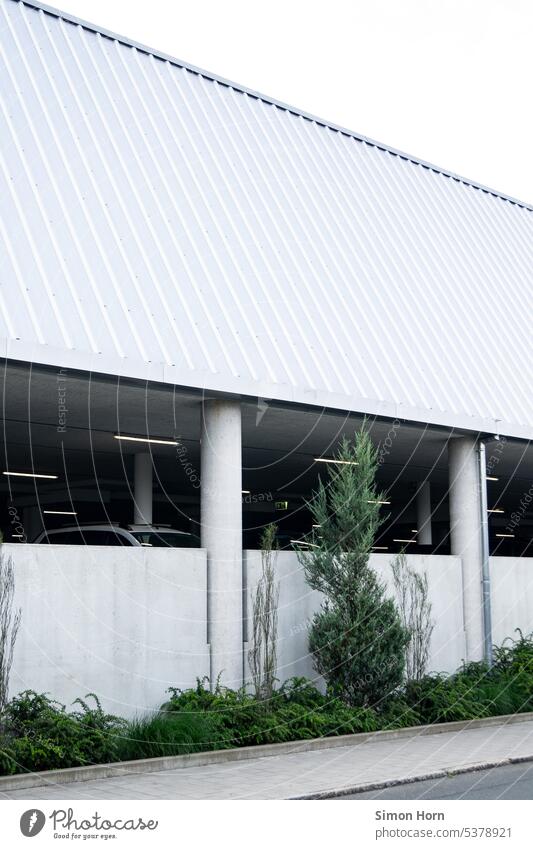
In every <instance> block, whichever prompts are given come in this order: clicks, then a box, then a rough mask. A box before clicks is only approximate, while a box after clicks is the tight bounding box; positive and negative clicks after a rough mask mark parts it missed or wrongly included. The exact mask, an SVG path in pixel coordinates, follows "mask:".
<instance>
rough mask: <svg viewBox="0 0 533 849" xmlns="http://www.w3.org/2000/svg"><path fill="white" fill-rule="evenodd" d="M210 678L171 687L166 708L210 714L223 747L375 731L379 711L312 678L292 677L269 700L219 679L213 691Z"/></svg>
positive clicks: (220, 745) (169, 710)
mask: <svg viewBox="0 0 533 849" xmlns="http://www.w3.org/2000/svg"><path fill="white" fill-rule="evenodd" d="M206 683H207V682H206V680H205V679H204V680H201V681H200V680H199V681H198V682H197V686H196V688H195V689H192V690H185V691H181V690H177V689H175V688H171V689H170V691H169V692H170V693H171V698H170V700H169V701H168V702H166V703H165V704H164V705H162V707H161V711H162V712H163V714H166V715H171V714H174V713H178V714H182V713H185V714H186V715H188V716H196V717H197V716H199V715H202V714H204V715H207V716H208V717H210V718H213V719H214V720H215V722H216V725H215V731H216V734H217V735H218V743H219V747H220V748H228V747H237V746H252V745H258V744H261V743H282V742H285V741H287V740H303V739H310V738H312V737H321V736H331V735H336V734H350V733H355V732H357V731H373V730H375V729H376V728H377V727H378V721H377V714H376V713H375V711H373V710H371V709H369V708H350V707H348V706H347V705H346V704H345V703H344V702H341V701H340V700H339V699H337V698H331V697H330V698H328V697H326V696H324V695H323V694H322V693H321V692H320V691H319V690H318V689H317V688H316V687H314V686H313V684H312V683H311V682H310V681H307V680H306V679H304V678H293V679H291V680H290V681H287V682H285V684H283V685H282V686H281V687H280V689H279V690H276V691H275V692H274V693H273V695H272V698H271V699H270V700H269V701H268V702H265V701H263V700H261V701H259V700H257V699H255V698H254V697H253V696H250V695H248V694H247V693H246V692H245V690H228V689H225V688H222V687H220V686H218V685H216V686H215V688H214V690H213V691H212V692H210V691H209V690H208V689H207V687H206V686H205V684H206Z"/></svg>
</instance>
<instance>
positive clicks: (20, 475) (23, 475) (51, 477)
mask: <svg viewBox="0 0 533 849" xmlns="http://www.w3.org/2000/svg"><path fill="white" fill-rule="evenodd" d="M2 474H4V475H9V476H10V477H15V478H47V479H48V480H57V475H41V474H37V473H36V472H2Z"/></svg>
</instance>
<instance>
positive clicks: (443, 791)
mask: <svg viewBox="0 0 533 849" xmlns="http://www.w3.org/2000/svg"><path fill="white" fill-rule="evenodd" d="M348 799H533V763H532V762H530V763H523V764H510V765H509V766H500V767H496V768H494V769H487V770H480V771H479V772H467V773H463V774H462V775H455V776H452V777H450V778H437V779H432V780H430V781H416V782H413V783H412V784H400V785H398V786H396V787H387V788H385V789H384V790H372V791H369V792H368V793H354V794H353V795H352V796H339V797H338V799H337V801H339V802H341V801H344V800H348Z"/></svg>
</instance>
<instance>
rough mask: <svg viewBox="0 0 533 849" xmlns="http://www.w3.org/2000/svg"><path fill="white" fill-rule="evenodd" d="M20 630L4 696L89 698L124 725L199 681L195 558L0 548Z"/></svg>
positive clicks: (193, 553) (199, 564) (202, 653)
mask: <svg viewBox="0 0 533 849" xmlns="http://www.w3.org/2000/svg"><path fill="white" fill-rule="evenodd" d="M2 548H3V551H4V554H7V555H12V556H13V562H14V565H15V580H16V604H17V605H19V606H20V607H21V608H22V624H21V628H20V632H19V637H18V640H17V644H16V650H15V659H14V663H13V670H12V676H11V691H12V693H15V692H19V691H20V690H23V689H26V688H28V689H32V690H38V691H46V692H49V693H50V694H51V695H52V696H53V697H54V698H57V699H60V700H61V701H63V702H65V703H66V704H68V703H70V702H71V701H72V700H73V699H75V698H77V697H78V696H83V695H85V693H88V692H96V693H97V694H98V695H99V696H100V697H101V698H102V700H103V704H104V705H105V708H106V709H107V710H109V711H112V712H114V713H118V714H121V715H124V716H128V715H132V714H135V713H136V712H137V711H139V712H141V711H145V710H146V709H147V708H152V707H155V706H159V705H160V704H161V703H162V702H163V701H164V700H165V698H166V697H165V690H166V689H167V687H169V686H171V685H172V686H178V687H185V686H190V685H191V684H193V683H194V680H195V677H196V676H197V675H200V676H203V675H207V674H208V672H209V655H208V646H207V643H206V598H207V580H206V558H205V552H204V551H203V550H201V549H175V550H173V551H170V550H165V549H146V548H140V547H139V548H118V547H117V548H115V547H113V548H109V547H100V546H94V547H93V546H88V547H85V546H63V545H50V546H44V545H18V544H15V545H9V544H8V545H3V546H2Z"/></svg>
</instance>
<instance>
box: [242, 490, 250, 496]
mask: <svg viewBox="0 0 533 849" xmlns="http://www.w3.org/2000/svg"><path fill="white" fill-rule="evenodd" d="M250 493H251V489H241V494H242V495H250Z"/></svg>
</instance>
